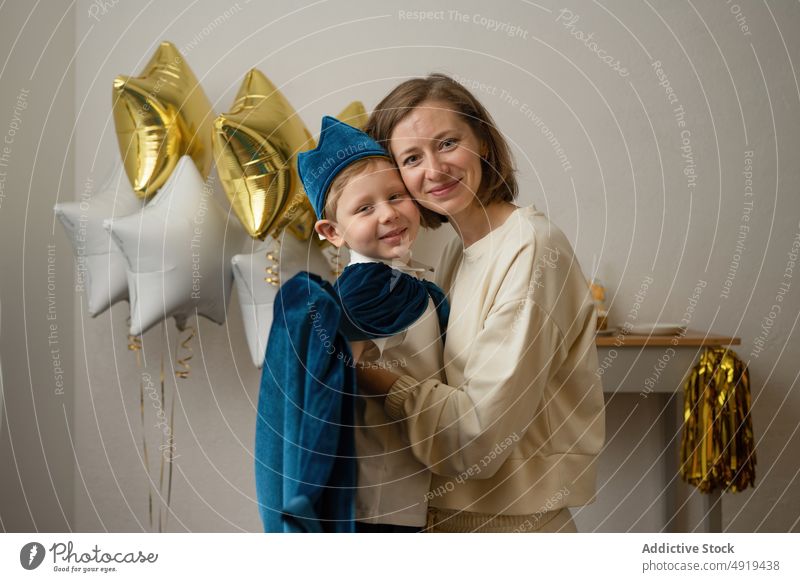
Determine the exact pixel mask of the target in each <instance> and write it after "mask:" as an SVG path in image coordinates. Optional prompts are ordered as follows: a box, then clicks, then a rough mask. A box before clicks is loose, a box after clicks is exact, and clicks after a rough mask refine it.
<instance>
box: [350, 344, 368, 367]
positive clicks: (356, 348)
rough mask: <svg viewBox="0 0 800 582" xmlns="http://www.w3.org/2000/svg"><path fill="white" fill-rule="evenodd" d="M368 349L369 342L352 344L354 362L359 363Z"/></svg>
mask: <svg viewBox="0 0 800 582" xmlns="http://www.w3.org/2000/svg"><path fill="white" fill-rule="evenodd" d="M366 347H367V341H366V340H364V341H360V342H350V351H351V352H352V353H353V362H358V361H359V360H360V359H361V355H362V354H363V353H364V350H365V349H366Z"/></svg>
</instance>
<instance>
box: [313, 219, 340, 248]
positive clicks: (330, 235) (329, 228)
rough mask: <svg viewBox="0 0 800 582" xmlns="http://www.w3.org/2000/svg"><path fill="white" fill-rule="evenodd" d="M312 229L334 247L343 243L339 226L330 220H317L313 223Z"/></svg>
mask: <svg viewBox="0 0 800 582" xmlns="http://www.w3.org/2000/svg"><path fill="white" fill-rule="evenodd" d="M314 230H315V231H317V234H318V235H320V236H321V237H322V238H324V239H325V240H327V241H328V242H330V243H331V244H332V245H333V246H335V247H336V248H339V247H341V246H342V245H343V244H344V239H343V238H342V235H341V233H340V232H339V226H338V225H337V224H336V223H335V222H333V221H332V220H325V219H323V220H318V221H317V222H316V224H314Z"/></svg>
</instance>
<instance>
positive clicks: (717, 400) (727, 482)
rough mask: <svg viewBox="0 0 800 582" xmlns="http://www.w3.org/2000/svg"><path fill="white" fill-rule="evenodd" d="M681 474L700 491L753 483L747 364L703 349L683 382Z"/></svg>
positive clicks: (735, 488)
mask: <svg viewBox="0 0 800 582" xmlns="http://www.w3.org/2000/svg"><path fill="white" fill-rule="evenodd" d="M683 406H684V409H683V410H684V412H683V418H684V425H683V435H682V438H681V477H682V478H683V480H684V481H686V482H687V483H689V484H690V485H694V486H695V487H697V488H698V489H699V490H700V491H701V492H703V493H711V492H713V491H715V490H716V489H722V490H724V491H730V492H733V493H736V492H739V491H743V490H744V489H746V488H747V487H752V486H754V485H755V475H756V470H755V466H756V452H755V441H754V439H753V422H752V418H751V416H750V376H749V373H748V370H747V366H746V365H745V364H744V363H743V362H742V361H741V360H740V359H739V358H738V357H737V355H736V353H735V352H733V351H731V350H728V349H727V348H722V347H715V348H706V349H705V350H704V351H703V353H702V354H701V356H700V360H699V362H698V364H697V365H696V366H695V367H694V369H693V370H692V372H691V373H690V375H689V377H688V379H687V380H686V384H685V385H684V404H683Z"/></svg>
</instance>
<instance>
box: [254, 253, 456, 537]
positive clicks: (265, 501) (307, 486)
mask: <svg viewBox="0 0 800 582" xmlns="http://www.w3.org/2000/svg"><path fill="white" fill-rule="evenodd" d="M428 298H433V300H434V304H435V305H436V310H437V315H438V317H439V323H440V330H442V333H444V330H445V326H446V324H447V318H448V315H449V306H448V304H447V299H446V298H445V296H444V293H442V291H441V289H439V288H438V287H436V285H434V284H432V283H430V282H428V281H421V280H419V279H416V278H414V277H411V276H410V275H407V274H405V273H401V272H400V271H398V270H396V269H392V268H391V267H388V266H387V265H385V264H383V263H359V264H356V265H351V266H349V267H347V268H346V269H345V270H344V272H343V273H342V275H341V276H340V277H339V279H338V280H337V281H336V284H335V286H331V285H330V284H329V283H327V282H326V281H324V280H323V279H321V278H320V277H318V276H316V275H313V274H310V273H306V272H301V273H298V274H297V275H295V276H294V277H292V278H291V279H289V280H288V281H287V282H286V283H285V284H284V285H283V286H282V287H281V288H280V290H279V291H278V295H277V297H276V300H275V305H274V309H273V322H272V328H271V329H270V335H269V340H268V342H267V353H266V357H265V359H264V367H263V371H262V376H261V389H260V393H259V401H258V418H257V419H256V443H255V478H256V492H257V496H258V503H259V512H260V514H261V520H262V522H263V524H264V530H265V531H267V532H351V531H354V521H353V517H354V504H355V503H354V502H355V487H356V454H355V436H354V416H355V413H354V411H355V396H356V375H355V368H354V366H353V363H352V354H351V352H350V347H349V343H348V341H356V340H364V339H370V338H378V337H387V336H391V335H394V334H397V333H400V332H401V331H403V330H405V329H407V328H408V327H410V326H411V324H413V323H414V322H415V321H416V320H417V319H418V318H419V317H420V316H421V315H422V314H423V313H424V312H425V309H426V308H427V305H428Z"/></svg>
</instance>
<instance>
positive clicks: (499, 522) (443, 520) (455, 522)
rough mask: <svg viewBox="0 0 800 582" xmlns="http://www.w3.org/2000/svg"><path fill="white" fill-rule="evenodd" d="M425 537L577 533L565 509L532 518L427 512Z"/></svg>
mask: <svg viewBox="0 0 800 582" xmlns="http://www.w3.org/2000/svg"><path fill="white" fill-rule="evenodd" d="M423 531H424V532H426V533H466V532H475V533H577V531H578V530H577V528H576V527H575V522H574V521H573V520H572V514H571V513H570V511H569V509H568V508H566V507H564V508H562V509H554V510H553V511H545V512H542V513H535V514H533V515H490V514H485V513H473V512H470V511H455V510H452V509H439V508H436V507H429V508H428V520H427V523H426V524H425V529H424V530H423Z"/></svg>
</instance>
